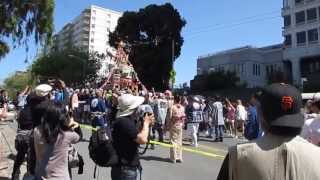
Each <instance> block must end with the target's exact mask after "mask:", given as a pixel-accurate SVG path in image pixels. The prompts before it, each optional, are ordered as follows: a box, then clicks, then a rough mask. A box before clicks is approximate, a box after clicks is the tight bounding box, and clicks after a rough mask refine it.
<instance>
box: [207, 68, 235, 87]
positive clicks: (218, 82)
mask: <svg viewBox="0 0 320 180" xmlns="http://www.w3.org/2000/svg"><path fill="white" fill-rule="evenodd" d="M239 82H240V78H239V77H238V76H237V74H236V73H235V72H231V71H217V72H212V73H210V74H209V75H208V76H207V80H206V86H207V88H208V89H210V90H218V89H228V88H234V87H237V85H238V83H239Z"/></svg>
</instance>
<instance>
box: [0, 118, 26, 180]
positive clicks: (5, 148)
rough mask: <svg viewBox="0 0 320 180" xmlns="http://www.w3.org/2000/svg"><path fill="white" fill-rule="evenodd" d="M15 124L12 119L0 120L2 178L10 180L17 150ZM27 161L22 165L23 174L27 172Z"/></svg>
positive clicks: (0, 167)
mask: <svg viewBox="0 0 320 180" xmlns="http://www.w3.org/2000/svg"><path fill="white" fill-rule="evenodd" d="M14 127H15V125H14V123H13V122H12V121H0V180H9V179H10V178H11V173H12V169H13V163H14V160H13V158H14V156H15V155H16V150H15V147H14V140H15V136H16V130H15V128H14ZM25 172H26V165H25V163H24V164H23V165H22V166H21V174H22V175H23V174H25Z"/></svg>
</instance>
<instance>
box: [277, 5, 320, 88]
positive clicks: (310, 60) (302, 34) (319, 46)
mask: <svg viewBox="0 0 320 180" xmlns="http://www.w3.org/2000/svg"><path fill="white" fill-rule="evenodd" d="M282 16H283V19H284V27H283V36H284V39H285V40H284V45H285V49H284V52H283V58H284V61H285V62H287V63H288V64H290V66H289V67H290V71H291V72H292V78H293V83H294V84H296V85H298V86H300V87H301V86H302V85H303V81H304V80H305V79H306V80H307V82H305V83H307V84H318V85H319V84H320V41H319V32H320V0H283V8H282Z"/></svg>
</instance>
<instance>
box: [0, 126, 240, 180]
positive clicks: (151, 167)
mask: <svg viewBox="0 0 320 180" xmlns="http://www.w3.org/2000/svg"><path fill="white" fill-rule="evenodd" d="M1 128H2V130H6V131H3V132H6V133H7V134H8V133H10V134H8V136H6V139H7V141H8V142H9V144H10V146H11V147H8V148H7V149H9V150H8V151H7V157H8V156H9V157H11V156H12V155H10V151H11V152H12V153H15V151H14V143H13V142H14V132H15V128H16V124H15V123H12V122H6V123H2V125H1ZM83 133H84V141H82V142H80V143H78V144H77V145H76V148H77V150H78V151H79V153H80V154H81V155H82V156H83V158H84V162H85V166H84V174H82V175H78V174H77V169H73V179H75V180H89V179H93V173H94V163H93V162H92V160H91V159H90V158H89V154H88V141H87V140H88V139H89V137H90V136H89V135H90V131H89V130H86V129H83ZM212 141H213V140H209V139H206V138H201V141H200V146H199V148H198V149H197V150H199V151H204V152H209V153H212V154H218V155H225V154H226V151H227V149H228V146H230V145H234V144H236V143H237V142H239V140H238V141H237V140H235V139H232V138H225V142H224V143H214V142H212ZM185 147H188V148H191V147H190V146H188V145H185ZM193 149H194V148H193ZM168 156H169V149H168V148H166V147H161V146H156V149H155V150H148V151H147V153H146V154H145V155H144V156H143V157H141V163H142V166H143V173H142V179H153V180H163V179H166V180H171V179H175V180H194V179H202V180H212V179H216V177H217V175H218V173H219V170H220V166H221V164H222V159H219V158H218V159H217V158H213V157H208V156H204V155H201V154H195V153H189V152H184V154H183V158H184V162H183V163H182V164H172V163H171V162H169V159H168ZM6 160H8V161H9V168H8V169H7V170H8V173H7V174H10V173H11V172H10V171H11V169H12V168H10V167H12V163H13V161H12V160H11V159H8V158H7V159H6ZM25 167H26V166H25V165H23V166H22V173H24V172H25ZM3 177H4V176H3ZM96 179H98V180H100V179H101V180H102V179H110V168H97V177H96Z"/></svg>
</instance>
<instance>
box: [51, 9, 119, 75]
mask: <svg viewBox="0 0 320 180" xmlns="http://www.w3.org/2000/svg"><path fill="white" fill-rule="evenodd" d="M121 16H122V13H121V12H117V11H114V10H110V9H105V8H102V7H98V6H94V5H91V6H90V7H89V8H87V9H85V10H83V11H82V12H81V14H80V15H79V16H78V17H76V18H75V19H74V20H73V21H72V22H70V23H68V24H66V25H65V26H64V27H63V28H62V30H61V31H60V32H58V33H57V34H56V35H55V36H54V43H53V46H52V48H55V50H58V51H59V50H63V49H66V48H68V47H77V48H81V49H82V50H85V51H89V52H98V53H100V54H107V51H109V52H112V53H114V51H115V50H114V49H113V48H111V47H110V45H109V32H112V31H114V30H115V28H116V26H117V23H118V19H119V18H120V17H121ZM110 63H111V61H110V58H109V57H108V56H107V57H106V59H105V60H102V62H101V65H102V67H101V70H100V72H99V75H100V76H101V77H103V76H106V74H107V73H108V69H109V68H108V66H109V64H110Z"/></svg>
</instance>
